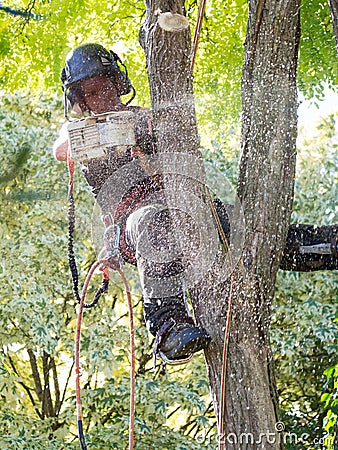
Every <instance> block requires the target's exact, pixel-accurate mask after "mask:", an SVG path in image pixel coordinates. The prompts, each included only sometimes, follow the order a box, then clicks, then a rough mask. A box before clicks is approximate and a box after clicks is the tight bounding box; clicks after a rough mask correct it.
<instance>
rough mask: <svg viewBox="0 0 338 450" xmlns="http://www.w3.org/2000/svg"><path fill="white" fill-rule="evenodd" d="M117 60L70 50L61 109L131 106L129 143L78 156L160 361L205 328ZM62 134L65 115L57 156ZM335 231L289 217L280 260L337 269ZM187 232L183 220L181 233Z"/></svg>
mask: <svg viewBox="0 0 338 450" xmlns="http://www.w3.org/2000/svg"><path fill="white" fill-rule="evenodd" d="M120 66H121V61H120V59H119V57H118V56H117V55H116V54H115V53H114V52H109V51H107V50H106V49H105V48H103V47H102V46H100V45H98V44H85V45H82V46H80V47H77V48H76V49H75V50H73V51H72V52H70V53H69V54H68V56H67V58H66V65H65V67H64V69H63V70H62V74H61V79H62V88H63V92H64V97H65V114H66V116H67V112H68V107H69V105H70V106H71V108H72V110H73V111H75V112H76V113H79V114H84V113H87V114H88V113H89V114H90V115H94V116H95V115H100V114H103V113H107V112H119V113H122V112H129V113H132V116H133V118H134V126H135V137H136V141H135V143H133V145H129V146H127V148H126V146H122V147H120V151H116V149H115V150H114V149H110V150H109V147H107V151H106V152H105V153H104V154H101V155H100V156H99V157H98V156H97V155H95V157H94V158H91V157H89V156H88V155H86V154H85V155H84V156H82V158H81V161H80V162H81V168H82V172H83V174H84V176H85V178H86V180H87V182H88V184H89V185H90V186H91V188H92V191H93V194H94V196H95V198H96V200H97V202H98V204H99V206H100V208H101V212H102V215H103V221H104V224H105V226H106V230H107V232H106V237H107V235H109V231H111V230H112V226H113V225H114V224H117V225H118V226H119V229H120V230H121V234H120V241H119V252H120V254H121V256H122V258H123V259H124V260H125V261H127V262H129V263H132V264H135V265H137V268H138V272H139V277H140V282H141V285H142V290H143V298H144V312H145V320H146V324H147V327H148V329H149V331H150V332H151V333H152V334H153V335H154V336H155V337H156V339H155V352H158V353H159V354H160V355H161V357H162V359H163V360H164V361H165V362H168V363H173V364H174V363H182V362H185V361H187V360H189V359H190V357H191V356H192V354H193V353H195V352H197V351H199V350H201V349H203V348H205V347H206V346H207V344H208V342H209V336H208V335H207V333H206V331H205V330H204V329H202V328H201V327H198V326H195V324H194V321H193V319H192V317H191V315H190V314H189V312H188V309H187V306H186V294H187V292H186V285H185V279H184V278H185V276H184V265H185V264H186V263H184V258H183V257H182V255H181V254H180V249H179V245H178V244H177V242H176V239H175V234H176V231H177V230H176V229H175V227H177V226H178V225H177V224H179V223H182V222H180V220H177V221H176V220H175V214H177V212H173V211H170V210H169V208H168V207H167V206H166V203H165V200H164V196H163V195H162V193H163V184H162V182H161V177H160V176H159V175H158V173H157V174H152V173H151V170H149V168H148V167H147V156H151V155H154V154H155V153H156V143H155V139H154V135H153V133H152V128H151V114H150V112H149V111H148V110H146V109H142V108H139V107H133V106H128V103H129V102H130V101H131V100H130V101H129V102H128V103H127V104H123V103H122V101H121V98H120V97H121V96H123V95H125V94H129V93H130V92H132V91H133V92H134V89H133V86H132V85H131V82H130V80H129V78H128V74H127V72H126V71H123V70H121V68H120ZM133 98H134V96H133V97H132V99H133ZM121 139H122V141H123V136H122V137H121ZM68 142H69V141H68V132H67V123H66V124H65V125H64V127H62V129H61V133H60V137H59V138H58V139H57V141H56V142H55V144H54V149H53V151H54V156H55V158H56V159H57V160H59V161H65V160H66V159H67V152H68V151H69V143H68ZM121 148H122V149H123V151H122V152H121ZM215 207H216V210H217V213H218V215H219V218H220V221H221V224H222V227H223V230H224V232H225V235H226V237H227V238H230V229H231V228H230V223H229V217H228V214H227V211H228V209H229V208H225V207H224V205H223V204H222V202H220V201H219V200H218V199H216V201H215ZM181 219H182V218H181ZM188 225H189V224H188ZM337 231H338V226H330V227H316V226H313V225H302V224H301V225H291V226H290V228H289V232H288V236H287V243H286V247H285V250H284V254H283V257H282V261H281V265H280V268H281V269H284V270H292V271H313V270H333V269H337V268H338V258H337V256H338V255H337ZM191 234H192V233H191V229H190V230H189V226H188V231H187V236H186V237H187V239H189V235H191ZM149 241H151V246H152V247H153V248H155V249H157V251H159V252H161V251H162V252H164V253H165V254H171V253H173V254H174V255H176V256H175V257H174V258H171V259H170V258H169V259H170V261H168V260H166V258H163V260H161V261H158V260H156V258H155V259H154V258H151V257H150V258H148V257H147V256H151V255H147V252H145V253H144V252H142V251H140V249H144V248H147V247H148V243H149ZM154 280H155V281H154ZM158 280H168V281H169V282H170V281H171V280H173V283H172V286H168V283H167V284H166V283H165V282H164V284H162V283H158V284H157V281H158ZM169 284H170V283H169ZM163 285H165V289H164V290H163V289H161V288H162V287H163Z"/></svg>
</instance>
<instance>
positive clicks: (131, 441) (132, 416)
mask: <svg viewBox="0 0 338 450" xmlns="http://www.w3.org/2000/svg"><path fill="white" fill-rule="evenodd" d="M117 272H118V273H119V274H120V277H121V278H122V281H123V283H124V286H125V290H126V294H127V300H128V308H129V327H130V409H129V450H133V448H134V433H135V360H136V355H135V331H134V330H135V329H134V314H133V304H132V301H131V294H130V289H129V285H128V281H127V279H126V276H125V274H124V272H123V270H121V269H117Z"/></svg>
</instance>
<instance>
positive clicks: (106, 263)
mask: <svg viewBox="0 0 338 450" xmlns="http://www.w3.org/2000/svg"><path fill="white" fill-rule="evenodd" d="M67 165H68V172H69V190H68V196H69V210H68V219H69V239H68V259H69V266H70V270H71V275H72V284H73V292H74V297H75V300H76V302H77V303H78V304H79V310H78V318H77V325H76V335H75V350H74V360H75V375H76V379H75V386H76V410H77V425H78V436H79V441H80V445H81V449H82V450H87V445H86V441H85V436H84V431H83V422H82V421H83V415H82V404H81V384H80V379H81V367H80V338H81V324H82V318H83V309H84V308H92V307H93V306H95V305H96V304H97V302H98V301H99V299H100V297H101V295H102V294H103V293H106V292H107V291H108V285H109V269H112V270H115V271H116V272H117V273H118V274H119V275H120V277H121V279H122V281H123V284H124V287H125V292H126V295H127V302H128V310H129V327H130V413H129V447H128V448H129V450H133V449H134V430H135V359H136V357H135V333H134V317H133V305H132V300H131V294H130V288H129V285H128V281H127V279H126V276H125V274H124V272H123V270H122V267H121V260H120V258H119V255H118V247H119V236H120V231H119V228H118V227H116V228H114V227H113V226H112V225H111V226H109V227H108V228H107V229H106V230H105V233H104V243H105V247H106V255H105V257H104V258H102V259H99V260H98V261H96V262H94V263H93V264H92V266H91V268H90V269H89V271H88V273H87V276H86V279H85V282H84V285H83V288H82V291H81V295H80V294H79V287H78V283H79V274H78V270H77V265H76V259H75V254H74V248H73V235H74V228H75V206H74V195H73V189H74V181H73V178H74V161H73V160H72V159H71V157H70V152H69V151H68V152H67ZM97 269H100V270H101V271H102V272H103V280H102V285H101V287H100V288H99V289H98V290H97V292H96V294H95V296H94V299H93V301H92V302H91V303H85V300H86V294H87V290H88V286H89V283H90V280H91V278H92V276H93V274H94V272H95V270H97Z"/></svg>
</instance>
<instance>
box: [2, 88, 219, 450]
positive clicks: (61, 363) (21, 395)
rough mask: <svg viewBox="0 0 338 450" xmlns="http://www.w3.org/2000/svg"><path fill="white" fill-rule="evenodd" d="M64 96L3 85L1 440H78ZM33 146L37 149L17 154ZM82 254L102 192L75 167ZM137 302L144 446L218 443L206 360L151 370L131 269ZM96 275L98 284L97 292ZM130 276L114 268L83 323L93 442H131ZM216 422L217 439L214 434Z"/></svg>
mask: <svg viewBox="0 0 338 450" xmlns="http://www.w3.org/2000/svg"><path fill="white" fill-rule="evenodd" d="M60 106H61V105H60V102H59V101H58V100H53V99H49V100H47V99H46V98H41V99H40V100H39V101H38V100H37V99H36V98H33V97H25V96H22V95H15V96H5V95H4V96H2V97H1V111H2V112H1V124H0V127H1V129H0V133H1V136H3V139H2V142H1V154H2V160H3V169H4V171H5V172H6V173H11V174H12V176H11V177H5V178H3V180H2V183H1V195H2V208H1V227H0V232H1V252H2V254H4V255H8V257H7V258H6V259H3V260H2V261H1V265H0V277H1V282H2V286H3V289H2V291H1V294H0V303H1V311H2V313H1V316H0V329H1V332H0V333H1V349H0V361H1V363H0V393H1V395H0V428H1V430H2V432H1V436H0V446H1V448H4V449H6V450H14V449H19V450H23V449H31V448H34V449H37V450H38V449H48V450H53V449H58V450H60V449H67V450H70V449H75V448H78V441H77V439H76V433H77V430H76V427H75V421H76V418H75V396H74V381H73V375H72V373H71V372H72V367H73V362H72V361H73V341H74V334H75V321H76V311H75V308H74V300H73V295H72V292H71V286H70V280H69V270H68V267H67V257H66V256H67V255H66V249H67V223H66V203H67V172H66V170H65V167H64V165H63V164H61V163H56V162H55V161H54V160H53V157H52V155H51V145H52V142H53V140H54V137H55V132H54V130H53V128H54V127H55V124H57V123H58V122H59V116H58V113H56V111H58V112H59V111H60V110H61V109H62V108H61V107H60ZM23 146H26V147H27V148H28V149H29V153H28V155H27V160H26V162H25V163H24V164H22V165H20V166H15V167H16V170H15V171H12V169H13V164H15V162H16V161H17V158H16V155H17V153H18V152H19V151H20V149H21V148H22V147H23ZM75 185H76V193H77V199H76V204H77V219H78V221H77V236H76V254H77V256H78V259H79V261H81V267H80V271H81V273H82V274H83V273H84V272H85V271H86V270H87V269H88V266H89V264H90V262H91V261H92V260H93V258H94V257H95V255H94V251H93V249H92V245H91V234H90V223H89V221H90V219H88V217H89V218H90V214H88V211H90V210H91V209H92V208H93V204H92V202H93V200H92V198H91V195H90V193H89V190H88V188H87V186H86V185H85V184H84V182H83V180H82V177H80V176H79V174H77V177H76V184H75ZM128 277H129V278H130V279H131V287H132V290H133V292H134V295H133V298H134V302H135V304H136V306H135V314H136V340H137V360H138V364H137V370H138V375H137V399H136V402H137V403H136V411H137V423H136V433H137V444H136V448H137V449H140V450H141V449H144V450H146V449H147V450H148V449H151V448H154V449H155V448H158V447H157V446H158V442H161V445H162V447H163V448H164V449H170V450H171V449H174V448H176V449H185V448H189V449H196V450H197V449H202V448H203V449H205V448H206V449H208V448H210V449H211V448H213V445H215V440H214V438H215V419H214V417H213V414H212V408H211V401H210V397H209V390H208V383H207V380H206V374H205V368H204V364H203V361H202V360H201V359H198V358H196V359H195V361H194V362H192V363H191V365H190V368H189V369H190V370H186V371H182V370H177V369H171V370H170V371H168V372H166V371H164V370H163V369H162V368H159V369H158V370H157V372H154V371H153V370H152V344H153V343H152V342H149V336H148V332H147V331H146V329H145V327H144V323H143V318H142V307H141V302H140V298H139V292H140V290H139V286H138V281H137V277H136V276H135V271H133V270H131V269H130V273H128ZM99 282H100V281H99V280H98V279H97V277H95V279H94V281H93V285H94V286H93V287H92V288H91V290H90V293H89V295H90V296H92V295H93V293H94V287H95V284H97V283H99ZM127 311H128V310H127V307H126V303H125V300H124V296H123V288H122V285H121V282H120V280H119V278H118V277H116V276H113V278H112V282H111V287H110V294H109V295H108V296H106V298H105V299H102V300H101V301H100V303H99V305H98V306H97V307H96V308H94V309H93V310H90V311H86V312H85V315H84V325H83V331H82V341H81V343H82V345H81V348H82V350H81V351H82V368H83V376H82V385H83V391H82V397H83V406H84V424H85V427H87V428H86V433H87V437H88V444H89V446H90V448H92V449H100V450H105V449H107V450H108V449H111V448H117V449H121V448H123V447H124V446H126V445H127V442H128V418H129V351H128V348H129V345H128V342H129V332H128V319H127V314H128V313H127ZM207 434H208V440H207V441H206V438H205V436H206V435H207Z"/></svg>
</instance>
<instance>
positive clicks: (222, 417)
mask: <svg viewBox="0 0 338 450" xmlns="http://www.w3.org/2000/svg"><path fill="white" fill-rule="evenodd" d="M206 191H207V195H208V198H209V202H210V207H211V211H212V214H213V216H214V219H215V222H216V225H217V228H218V231H219V233H220V235H221V239H222V242H223V244H224V245H225V247H226V250H227V253H228V256H229V261H230V270H231V272H230V292H229V303H228V311H227V318H226V324H225V332H224V345H223V364H222V373H221V381H220V385H221V393H220V400H219V402H220V404H219V415H218V428H219V440H218V450H225V449H226V445H225V438H226V435H225V421H226V373H227V362H228V347H229V337H230V327H231V315H232V298H233V297H232V295H233V287H234V279H233V263H232V259H231V254H230V248H229V244H228V241H227V239H226V236H225V234H224V231H223V228H222V224H221V223H220V220H219V217H218V214H217V211H216V209H215V206H214V204H213V201H212V198H211V194H210V190H209V188H208V187H206Z"/></svg>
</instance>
